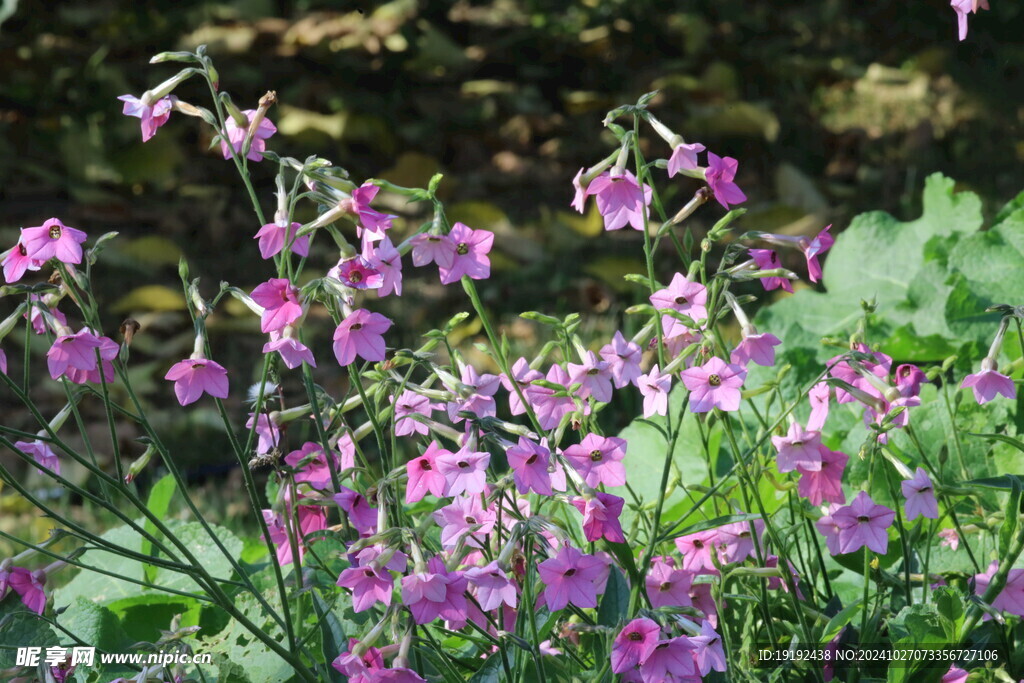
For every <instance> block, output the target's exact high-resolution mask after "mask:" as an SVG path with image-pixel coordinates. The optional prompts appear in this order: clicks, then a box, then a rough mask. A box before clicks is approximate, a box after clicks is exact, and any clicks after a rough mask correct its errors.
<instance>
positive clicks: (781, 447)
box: [772, 422, 821, 472]
mask: <svg viewBox="0 0 1024 683" xmlns="http://www.w3.org/2000/svg"><path fill="white" fill-rule="evenodd" d="M772 445H773V446H775V450H777V451H778V452H779V455H778V457H777V458H776V465H777V466H778V468H779V472H792V471H793V470H795V469H796V468H797V467H802V468H803V469H804V470H805V471H807V472H817V471H818V470H820V469H821V448H820V447H821V432H816V431H812V430H805V429H804V428H803V427H801V426H800V423H798V422H793V423H792V424H791V425H789V432H787V434H786V436H773V437H772Z"/></svg>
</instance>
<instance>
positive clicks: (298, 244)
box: [253, 223, 309, 259]
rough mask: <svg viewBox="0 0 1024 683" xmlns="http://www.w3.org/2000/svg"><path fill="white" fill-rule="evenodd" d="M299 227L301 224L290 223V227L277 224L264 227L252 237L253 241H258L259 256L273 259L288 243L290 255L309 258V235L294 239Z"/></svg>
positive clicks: (268, 224)
mask: <svg viewBox="0 0 1024 683" xmlns="http://www.w3.org/2000/svg"><path fill="white" fill-rule="evenodd" d="M301 227H302V224H301V223H292V224H291V227H289V226H288V225H281V224H279V223H267V224H266V225H264V226H263V227H262V228H260V229H259V231H258V232H257V233H256V235H255V236H253V239H256V240H259V243H258V244H259V248H260V256H262V257H263V258H264V259H271V258H274V256H276V255H277V254H278V253H280V251H281V250H282V249H284V245H285V244H289V243H290V244H291V251H292V253H294V254H298V255H299V256H309V235H303V236H302V237H295V235H296V233H298V231H299V228H301Z"/></svg>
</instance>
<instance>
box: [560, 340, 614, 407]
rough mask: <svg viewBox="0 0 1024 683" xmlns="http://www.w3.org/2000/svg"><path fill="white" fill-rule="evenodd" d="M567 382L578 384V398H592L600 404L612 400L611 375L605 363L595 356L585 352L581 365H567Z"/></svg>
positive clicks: (592, 353)
mask: <svg viewBox="0 0 1024 683" xmlns="http://www.w3.org/2000/svg"><path fill="white" fill-rule="evenodd" d="M568 369H569V381H570V382H571V383H573V384H579V385H580V388H579V392H578V394H577V395H578V396H579V397H580V398H587V397H588V396H593V397H594V399H595V400H597V401H600V402H601V403H608V402H609V401H611V400H612V374H611V369H610V368H609V366H608V362H607V361H603V360H598V359H597V354H595V353H594V352H593V351H587V356H586V358H584V359H583V363H582V364H576V363H569V368H568Z"/></svg>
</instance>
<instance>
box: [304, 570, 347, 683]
mask: <svg viewBox="0 0 1024 683" xmlns="http://www.w3.org/2000/svg"><path fill="white" fill-rule="evenodd" d="M311 593H312V595H313V609H314V610H316V616H317V618H318V619H319V620H320V634H321V635H320V637H321V647H322V649H323V655H324V661H325V662H331V661H333V660H334V658H335V657H337V656H338V655H339V654H341V653H342V652H345V651H347V650H348V636H347V635H346V634H345V627H344V626H343V625H342V623H341V621H340V620H339V619H338V617H337V616H336V615H335V614H334V612H333V611H332V610H331V606H330V605H328V604H327V601H326V600H324V599H323V598H322V597H320V593H319V591H316V590H313V591H311ZM326 670H327V671H328V676H329V677H328V681H330V683H344V681H345V677H344V676H342V675H341V674H340V673H339V672H338V671H337V669H335V668H334V667H333V666H327V667H326Z"/></svg>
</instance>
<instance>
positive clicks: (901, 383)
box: [893, 363, 928, 398]
mask: <svg viewBox="0 0 1024 683" xmlns="http://www.w3.org/2000/svg"><path fill="white" fill-rule="evenodd" d="M893 379H894V380H895V381H896V388H897V389H899V391H900V395H901V396H903V397H904V398H909V397H911V396H918V395H919V394H920V393H921V385H922V384H924V383H925V382H927V381H928V377H927V376H926V375H925V374H924V372H923V371H922V370H921V368H919V367H917V366H916V365H911V364H910V363H904V364H902V365H898V366H896V372H895V373H894V374H893Z"/></svg>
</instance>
